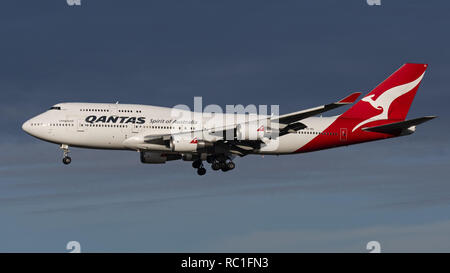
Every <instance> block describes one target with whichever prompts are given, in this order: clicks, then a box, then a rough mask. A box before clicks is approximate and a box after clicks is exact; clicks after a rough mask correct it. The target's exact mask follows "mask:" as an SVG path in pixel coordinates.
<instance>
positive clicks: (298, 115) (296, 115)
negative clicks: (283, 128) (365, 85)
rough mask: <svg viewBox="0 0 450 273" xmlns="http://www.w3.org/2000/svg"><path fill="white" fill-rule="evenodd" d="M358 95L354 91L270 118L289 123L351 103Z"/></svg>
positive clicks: (359, 93) (358, 93)
mask: <svg viewBox="0 0 450 273" xmlns="http://www.w3.org/2000/svg"><path fill="white" fill-rule="evenodd" d="M360 95H361V92H355V93H352V94H350V95H348V96H347V97H345V98H343V99H341V100H340V101H337V102H333V103H329V104H325V105H322V106H318V107H314V108H309V109H306V110H302V111H298V112H293V113H289V114H285V115H281V116H279V117H276V118H274V119H272V120H275V121H278V122H279V123H281V124H291V123H293V122H296V121H300V120H302V119H305V118H309V117H312V116H315V115H318V114H321V113H324V112H326V111H330V110H333V109H335V108H338V107H341V106H344V105H348V104H352V103H354V102H355V101H356V99H357V98H358V97H359V96H360Z"/></svg>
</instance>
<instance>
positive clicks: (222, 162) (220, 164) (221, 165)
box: [211, 158, 236, 172]
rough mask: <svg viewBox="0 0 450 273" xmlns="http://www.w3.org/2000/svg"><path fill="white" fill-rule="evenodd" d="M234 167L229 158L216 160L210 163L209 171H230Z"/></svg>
mask: <svg viewBox="0 0 450 273" xmlns="http://www.w3.org/2000/svg"><path fill="white" fill-rule="evenodd" d="M235 167H236V165H235V164H234V162H233V161H231V159H229V158H216V159H214V160H213V161H212V162H211V169H213V170H214V171H218V170H222V171H223V172H227V171H231V170H232V169H234V168H235Z"/></svg>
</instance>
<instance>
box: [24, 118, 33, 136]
mask: <svg viewBox="0 0 450 273" xmlns="http://www.w3.org/2000/svg"><path fill="white" fill-rule="evenodd" d="M30 127H31V125H30V120H27V121H25V122H24V123H23V124H22V130H24V131H25V132H27V133H28V134H29V133H30Z"/></svg>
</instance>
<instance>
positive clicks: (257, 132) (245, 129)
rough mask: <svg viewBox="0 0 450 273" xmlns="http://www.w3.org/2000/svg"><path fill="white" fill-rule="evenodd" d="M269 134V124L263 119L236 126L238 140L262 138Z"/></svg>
mask: <svg viewBox="0 0 450 273" xmlns="http://www.w3.org/2000/svg"><path fill="white" fill-rule="evenodd" d="M268 135H269V134H268V132H267V125H266V124H265V123H264V122H261V121H253V122H246V123H241V124H238V125H237V126H236V138H237V139H238V140H262V139H263V138H266V137H268Z"/></svg>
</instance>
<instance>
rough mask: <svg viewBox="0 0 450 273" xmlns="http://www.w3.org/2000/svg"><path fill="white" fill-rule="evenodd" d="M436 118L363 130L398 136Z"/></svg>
mask: <svg viewBox="0 0 450 273" xmlns="http://www.w3.org/2000/svg"><path fill="white" fill-rule="evenodd" d="M435 117H436V116H426V117H422V118H416V119H410V120H405V121H400V122H394V123H389V124H385V125H380V126H374V127H366V128H362V130H364V131H367V132H376V133H384V134H396V133H399V132H401V131H402V130H405V129H408V128H410V127H412V126H416V125H419V124H421V123H424V122H426V121H429V120H432V119H434V118H435Z"/></svg>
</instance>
